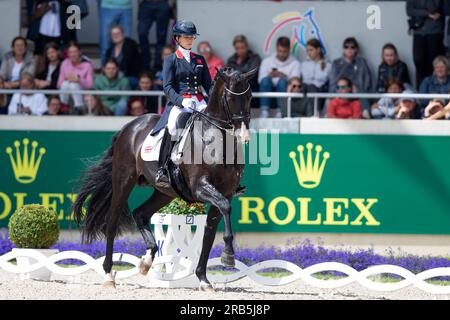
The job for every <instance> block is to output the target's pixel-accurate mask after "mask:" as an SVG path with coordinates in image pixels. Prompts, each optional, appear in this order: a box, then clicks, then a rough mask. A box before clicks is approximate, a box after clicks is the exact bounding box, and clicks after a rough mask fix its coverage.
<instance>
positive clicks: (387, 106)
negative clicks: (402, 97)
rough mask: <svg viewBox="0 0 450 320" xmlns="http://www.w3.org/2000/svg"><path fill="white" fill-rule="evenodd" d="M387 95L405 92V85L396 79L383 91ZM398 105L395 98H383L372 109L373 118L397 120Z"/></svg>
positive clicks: (390, 81)
mask: <svg viewBox="0 0 450 320" xmlns="http://www.w3.org/2000/svg"><path fill="white" fill-rule="evenodd" d="M383 91H384V92H387V93H401V92H403V91H404V87H403V84H402V83H401V82H400V81H399V80H397V79H396V78H392V79H391V80H389V82H388V84H387V85H386V88H385V89H384V90H383ZM397 104H398V101H397V99H393V98H381V99H380V100H378V102H376V103H374V104H373V105H372V108H371V116H372V118H374V119H395V117H396V114H395V111H396V106H397Z"/></svg>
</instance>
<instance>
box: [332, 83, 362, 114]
mask: <svg viewBox="0 0 450 320" xmlns="http://www.w3.org/2000/svg"><path fill="white" fill-rule="evenodd" d="M336 90H337V93H351V92H352V91H353V83H352V81H351V80H350V79H347V78H344V77H343V78H340V79H339V80H338V81H337V85H336ZM361 113H362V111H361V103H360V102H359V100H358V99H346V98H335V99H331V101H330V103H329V105H328V111H327V116H328V118H339V119H350V118H351V119H360V118H361Z"/></svg>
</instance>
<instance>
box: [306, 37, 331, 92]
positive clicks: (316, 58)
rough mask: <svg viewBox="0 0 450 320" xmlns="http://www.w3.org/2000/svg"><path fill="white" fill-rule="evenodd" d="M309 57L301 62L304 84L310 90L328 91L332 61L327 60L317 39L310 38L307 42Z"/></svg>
mask: <svg viewBox="0 0 450 320" xmlns="http://www.w3.org/2000/svg"><path fill="white" fill-rule="evenodd" d="M306 50H307V53H308V58H307V60H306V61H303V62H302V64H301V77H302V80H303V84H304V85H306V87H307V89H308V91H309V92H326V91H328V89H327V85H328V80H329V75H330V72H331V63H329V62H328V61H326V60H325V55H324V53H323V50H322V45H321V43H320V41H319V40H317V39H314V38H313V39H310V40H309V41H308V42H307V43H306Z"/></svg>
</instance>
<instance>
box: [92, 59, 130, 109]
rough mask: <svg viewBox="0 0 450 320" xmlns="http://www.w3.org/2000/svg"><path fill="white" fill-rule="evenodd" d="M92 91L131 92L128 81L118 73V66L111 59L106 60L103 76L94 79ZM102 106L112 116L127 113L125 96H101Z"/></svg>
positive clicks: (126, 98)
mask: <svg viewBox="0 0 450 320" xmlns="http://www.w3.org/2000/svg"><path fill="white" fill-rule="evenodd" d="M94 89H95V90H100V91H124V90H125V91H126V90H131V89H130V84H129V82H128V79H127V78H126V77H124V76H123V75H122V73H121V72H120V71H119V65H118V64H117V61H116V60H114V59H113V58H110V59H108V60H106V63H105V66H104V67H103V74H101V75H98V76H97V77H95V81H94ZM101 100H102V104H103V105H104V106H105V107H107V108H108V109H109V110H110V111H111V112H112V113H113V114H114V115H116V116H123V115H125V114H126V113H127V100H128V97H127V96H101Z"/></svg>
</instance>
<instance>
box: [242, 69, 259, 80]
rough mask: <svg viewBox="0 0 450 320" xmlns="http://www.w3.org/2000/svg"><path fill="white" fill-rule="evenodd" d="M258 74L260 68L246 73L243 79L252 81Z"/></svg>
mask: <svg viewBox="0 0 450 320" xmlns="http://www.w3.org/2000/svg"><path fill="white" fill-rule="evenodd" d="M257 73H258V68H254V69H253V70H250V71H249V72H246V73H244V74H243V75H242V78H243V79H245V80H247V81H248V80H251V79H252V78H253V77H254V76H255V75H256V74H257Z"/></svg>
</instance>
